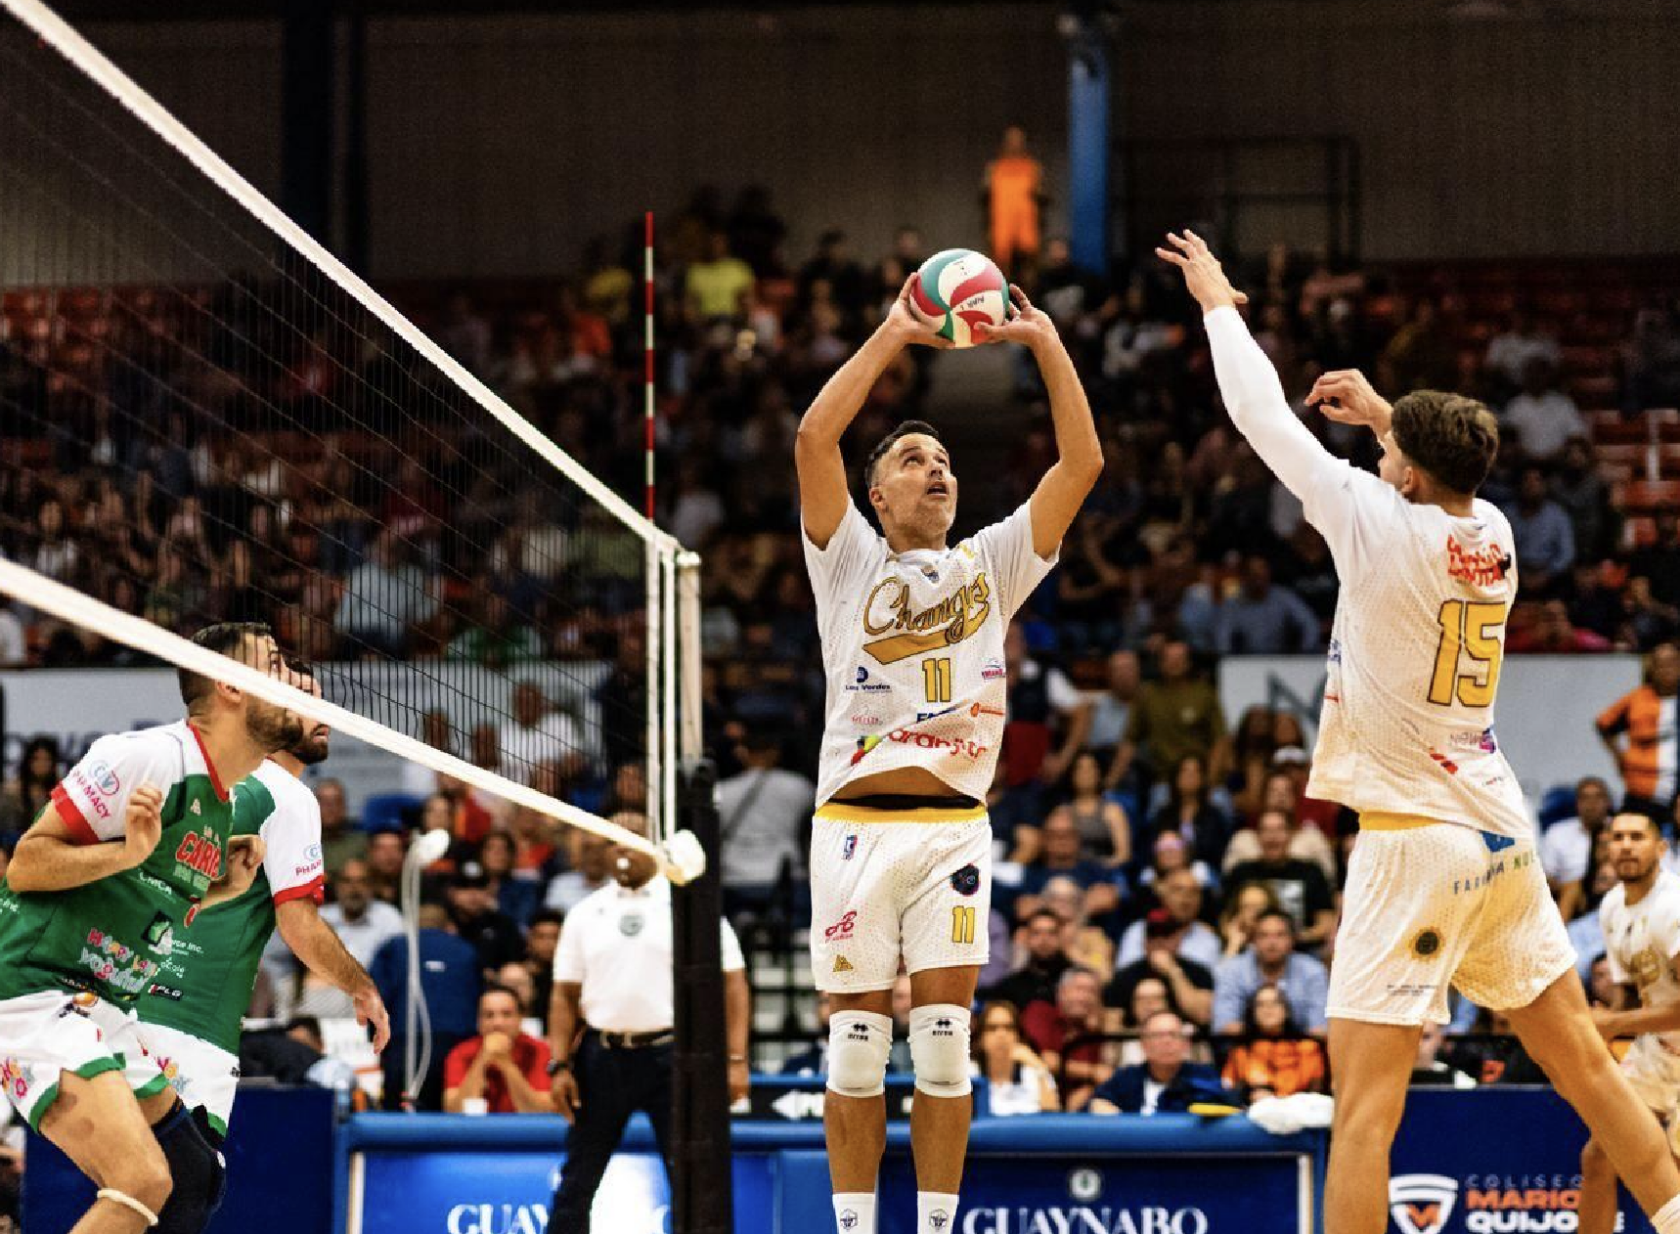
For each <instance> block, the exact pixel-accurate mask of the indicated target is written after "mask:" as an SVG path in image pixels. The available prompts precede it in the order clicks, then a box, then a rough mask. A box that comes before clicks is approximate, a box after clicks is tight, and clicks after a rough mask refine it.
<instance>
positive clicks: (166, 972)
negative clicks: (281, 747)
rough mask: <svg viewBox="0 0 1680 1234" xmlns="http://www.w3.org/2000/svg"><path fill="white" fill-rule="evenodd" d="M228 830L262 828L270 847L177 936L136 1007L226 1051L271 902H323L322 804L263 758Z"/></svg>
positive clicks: (232, 1049) (253, 976) (237, 800)
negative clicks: (233, 893) (225, 896)
mask: <svg viewBox="0 0 1680 1234" xmlns="http://www.w3.org/2000/svg"><path fill="white" fill-rule="evenodd" d="M233 834H234V835H260V836H262V838H263V843H264V845H265V846H266V849H267V852H266V855H265V856H264V857H263V868H262V870H261V872H260V873H258V875H257V877H256V879H255V881H253V882H252V884H251V889H250V890H249V891H247V892H246V893H245V894H244V895H242V896H240V897H238V898H237V899H234V900H224V901H223V902H222V903H220V904H217V905H215V906H214V907H212V908H207V909H205V910H204V911H203V912H202V913H200V914H199V915H198V916H197V917H196V918H195V919H194V921H193V928H192V929H191V930H188V931H186V932H185V933H184V934H179V935H177V936H176V938H175V946H174V949H173V950H172V951H171V952H170V954H169V955H168V956H166V957H164V959H163V961H162V968H161V971H160V972H159V973H158V974H157V975H156V976H155V977H154V978H153V979H152V981H151V982H150V983H149V984H148V985H147V987H146V992H145V996H144V997H143V998H142V999H141V1000H140V1004H139V1006H138V1007H137V1008H136V1010H137V1012H138V1013H139V1016H140V1019H141V1020H143V1021H144V1022H145V1023H147V1024H162V1025H164V1026H165V1027H166V1028H173V1029H177V1030H178V1031H180V1032H183V1033H187V1034H190V1035H191V1036H193V1037H196V1038H198V1039H199V1040H201V1041H208V1042H209V1043H210V1044H211V1045H214V1046H216V1047H217V1048H218V1049H222V1050H226V1051H227V1052H228V1053H229V1054H237V1053H238V1052H239V1030H240V1025H241V1023H242V1021H243V1020H244V1018H245V1009H246V1008H247V1007H249V1006H250V1004H251V987H252V986H254V985H255V984H256V980H257V967H258V965H259V964H260V962H261V960H262V953H263V948H264V947H265V946H266V945H267V944H268V939H269V936H270V935H271V934H273V933H274V906H275V905H276V904H283V903H285V902H286V901H287V900H297V899H302V898H305V897H307V898H309V899H312V900H314V901H315V902H316V903H317V904H319V903H320V902H321V899H322V896H323V888H324V886H325V868H324V866H323V864H322V861H321V809H320V807H319V806H318V805H316V804H315V794H314V793H312V792H310V791H309V789H308V788H307V787H306V786H305V785H304V784H303V782H302V781H300V780H299V779H298V778H297V777H296V776H294V775H292V774H291V773H290V772H288V771H286V770H285V769H284V768H283V767H280V766H278V765H277V764H275V763H272V762H264V763H263V765H262V766H261V767H259V768H257V770H256V771H254V772H253V773H252V774H251V775H249V776H247V777H245V779H243V780H241V781H240V782H239V783H238V784H236V785H234V788H233Z"/></svg>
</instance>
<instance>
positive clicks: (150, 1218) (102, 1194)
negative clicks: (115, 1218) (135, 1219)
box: [94, 1187, 158, 1226]
mask: <svg viewBox="0 0 1680 1234" xmlns="http://www.w3.org/2000/svg"><path fill="white" fill-rule="evenodd" d="M94 1198H95V1199H100V1200H105V1201H107V1202H108V1203H111V1204H121V1205H122V1206H123V1207H124V1208H126V1209H128V1210H129V1211H130V1212H134V1213H138V1214H139V1215H140V1216H141V1217H142V1218H144V1219H145V1222H146V1224H147V1225H149V1226H151V1225H156V1224H157V1223H158V1218H157V1214H156V1213H154V1212H153V1211H152V1210H151V1209H149V1208H147V1207H146V1206H145V1205H144V1204H142V1203H141V1202H140V1201H139V1200H137V1199H135V1198H134V1197H133V1196H131V1195H124V1194H123V1193H122V1192H120V1191H118V1190H117V1189H116V1188H115V1187H101V1188H100V1189H99V1190H98V1191H97V1192H95V1193H94Z"/></svg>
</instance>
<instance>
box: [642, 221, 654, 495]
mask: <svg viewBox="0 0 1680 1234" xmlns="http://www.w3.org/2000/svg"><path fill="white" fill-rule="evenodd" d="M642 294H643V303H642V417H643V422H644V427H645V430H646V440H645V441H644V442H643V443H642V449H643V455H644V459H645V476H644V479H645V481H646V484H647V493H646V498H645V504H646V506H647V510H646V514H647V518H648V522H650V523H651V522H652V521H653V510H654V505H653V498H654V492H653V445H654V424H653V411H654V407H653V403H654V398H653V363H654V357H653V211H652V210H649V211H648V212H647V216H646V219H645V221H644V231H643V238H642Z"/></svg>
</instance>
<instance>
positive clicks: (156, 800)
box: [123, 784, 163, 865]
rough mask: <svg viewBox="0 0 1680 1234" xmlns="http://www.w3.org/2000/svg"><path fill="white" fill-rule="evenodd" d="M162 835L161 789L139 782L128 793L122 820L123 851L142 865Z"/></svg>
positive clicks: (137, 863)
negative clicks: (131, 791) (132, 790)
mask: <svg viewBox="0 0 1680 1234" xmlns="http://www.w3.org/2000/svg"><path fill="white" fill-rule="evenodd" d="M162 838H163V790H162V789H160V788H159V787H158V786H157V785H155V784H142V785H141V786H140V787H139V788H137V789H135V790H134V792H133V793H132V794H131V795H130V796H129V799H128V809H127V811H126V813H125V818H124V822H123V851H124V853H125V854H126V855H127V856H128V858H129V859H130V861H131V862H132V863H133V864H134V865H143V864H144V863H145V860H146V858H148V857H150V856H151V855H152V850H153V849H155V848H157V846H158V841H159V840H161V839H162Z"/></svg>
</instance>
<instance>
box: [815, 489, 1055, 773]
mask: <svg viewBox="0 0 1680 1234" xmlns="http://www.w3.org/2000/svg"><path fill="white" fill-rule="evenodd" d="M802 539H803V540H804V543H805V564H806V567H807V568H808V569H809V570H810V573H811V589H812V590H813V591H814V592H815V593H816V600H817V630H818V633H819V634H820V635H821V636H822V653H823V671H824V674H825V676H826V677H827V679H828V711H827V718H826V722H825V724H824V726H823V743H822V756H821V759H820V766H819V769H818V784H817V801H818V802H819V803H820V802H824V801H827V800H828V799H829V798H831V797H833V796H834V794H835V793H837V792H838V791H839V790H840V789H841V788H842V787H843V786H844V785H845V784H846V783H847V782H849V781H851V780H855V779H858V778H859V777H861V776H868V775H875V774H877V773H879V772H882V771H894V770H897V769H899V768H903V767H920V768H922V769H923V770H926V771H930V772H932V773H933V774H934V775H936V776H938V777H939V778H940V779H941V780H943V781H944V782H945V783H946V784H948V785H950V786H951V790H952V792H953V793H958V794H962V795H964V796H968V797H974V798H976V799H978V800H981V801H984V800H985V797H986V792H987V790H988V789H989V788H991V784H992V772H993V769H994V768H995V767H996V766H997V757H998V745H999V743H1000V741H1001V740H1002V737H1003V725H1004V718H1005V717H1004V710H1005V705H1006V703H1007V700H1008V694H1009V687H1008V681H1007V671H1006V668H1005V665H1004V657H1003V642H1004V634H1005V632H1006V631H1007V630H1008V627H1009V619H1010V618H1011V617H1012V616H1014V614H1015V611H1016V610H1017V609H1019V608H1020V607H1021V605H1022V604H1024V603H1025V602H1026V599H1027V597H1028V596H1029V595H1031V594H1032V591H1033V588H1035V587H1037V586H1038V584H1039V583H1040V582H1042V581H1043V579H1044V576H1045V575H1046V574H1048V573H1049V572H1050V570H1051V568H1052V567H1053V566H1054V565H1055V564H1056V563H1055V559H1054V558H1051V559H1050V560H1048V561H1046V560H1045V559H1044V558H1042V557H1040V556H1039V555H1038V554H1037V552H1036V551H1034V549H1033V536H1032V512H1031V509H1030V508H1029V506H1026V505H1023V506H1021V507H1020V508H1019V509H1017V510H1016V511H1015V513H1013V514H1011V515H1010V516H1009V517H1008V518H1006V519H1004V520H1003V521H1002V522H999V523H993V524H992V525H991V526H990V527H987V528H985V529H983V530H982V531H979V532H977V533H976V534H974V535H973V536H970V537H969V538H968V539H966V540H964V541H962V542H961V543H959V544H958V545H957V546H956V547H955V548H947V549H939V550H935V549H916V550H913V551H911V552H906V553H894V552H893V551H892V550H891V549H889V548H888V547H887V542H886V540H885V539H884V538H883V537H882V536H881V535H880V534H879V533H878V532H876V531H875V529H874V528H872V527H871V526H870V525H869V523H868V522H867V521H866V520H865V519H864V517H863V515H862V514H860V513H859V512H858V509H857V507H856V506H854V505H852V504H851V503H850V502H848V503H847V504H846V514H845V517H844V518H842V519H841V520H840V526H839V527H838V528H836V529H835V532H834V535H833V536H832V537H831V538H830V539H829V542H828V545H827V546H826V547H825V548H820V549H819V548H818V547H817V546H816V545H815V544H813V543H811V540H810V537H809V536H804V535H802Z"/></svg>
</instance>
